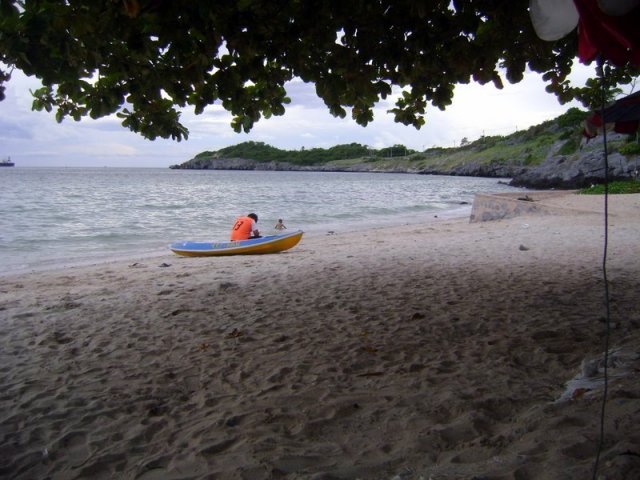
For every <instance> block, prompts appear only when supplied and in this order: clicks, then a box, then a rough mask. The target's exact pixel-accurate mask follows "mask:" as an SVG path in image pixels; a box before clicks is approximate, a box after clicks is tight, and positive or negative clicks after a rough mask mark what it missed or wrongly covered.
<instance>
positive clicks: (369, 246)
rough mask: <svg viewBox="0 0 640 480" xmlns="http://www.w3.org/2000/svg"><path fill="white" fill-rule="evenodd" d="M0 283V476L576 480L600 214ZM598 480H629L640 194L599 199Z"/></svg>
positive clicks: (634, 474) (424, 223) (152, 261)
mask: <svg viewBox="0 0 640 480" xmlns="http://www.w3.org/2000/svg"><path fill="white" fill-rule="evenodd" d="M540 202H541V203H545V204H548V205H550V206H553V207H559V208H558V209H557V211H556V212H555V213H554V214H550V215H546V214H534V215H523V216H518V217H515V218H510V219H503V220H499V221H491V222H479V223H469V219H468V218H465V219H454V220H451V219H446V220H445V219H437V218H429V219H427V218H425V219H417V220H418V222H417V223H416V224H413V225H404V226H400V227H394V228H383V229H374V230H369V231H365V232H355V233H349V232H340V231H337V232H335V233H332V234H329V233H327V234H321V235H316V236H311V235H305V237H304V238H303V240H302V242H301V243H300V244H299V245H298V246H297V247H295V248H293V249H292V250H289V251H287V252H284V253H281V254H277V255H265V256H243V257H218V258H188V257H179V256H176V255H174V254H173V253H171V252H170V251H169V250H167V253H166V255H163V256H161V257H157V258H156V257H154V258H141V259H139V260H133V261H132V260H129V261H126V262H125V261H114V262H109V263H101V264H97V265H91V266H82V267H74V268H63V269H59V270H51V271H45V272H31V273H26V274H19V275H15V274H13V275H5V276H3V277H1V281H0V318H1V321H0V341H1V348H0V381H1V392H2V393H1V394H0V407H1V408H0V432H1V435H0V439H1V446H0V458H2V461H1V462H0V477H1V478H7V479H9V478H11V479H45V478H48V479H53V480H60V479H84V478H87V479H89V478H91V479H144V480H151V479H255V480H259V479H316V480H319V479H326V480H328V479H398V480H410V479H411V480H413V479H416V480H417V479H424V480H428V479H433V480H439V479H468V480H471V479H476V480H480V479H492V480H497V479H500V480H502V479H505V480H506V479H514V480H516V479H517V480H529V479H531V480H532V479H548V480H551V479H553V480H559V479H585V478H591V475H592V470H593V464H594V461H595V458H596V454H597V452H598V446H599V443H598V442H599V438H600V436H599V432H600V413H601V410H602V398H603V388H602V385H603V382H602V375H603V368H602V367H603V352H604V338H605V336H604V332H605V321H604V320H605V318H606V309H605V302H604V299H605V288H604V281H603V273H602V260H603V238H604V219H603V215H602V211H603V198H602V197H601V196H578V195H574V194H570V193H567V194H564V195H561V196H555V197H553V198H548V199H544V200H540ZM609 208H610V214H611V215H610V219H609V225H610V228H609V238H608V241H609V246H608V260H607V274H608V280H609V294H610V299H611V302H610V312H611V315H610V318H611V335H610V349H609V353H610V355H609V358H608V361H609V365H608V367H609V369H608V375H609V382H608V401H607V403H606V409H605V417H604V432H605V435H604V439H603V440H604V441H603V444H602V449H601V453H600V462H599V469H598V477H597V478H598V479H601V480H605V479H606V480H609V479H611V480H613V479H637V478H640V428H639V427H638V425H640V381H639V380H640V308H639V307H640V305H639V303H640V302H639V300H638V299H639V298H640V244H639V241H640V195H625V196H612V197H610V200H609Z"/></svg>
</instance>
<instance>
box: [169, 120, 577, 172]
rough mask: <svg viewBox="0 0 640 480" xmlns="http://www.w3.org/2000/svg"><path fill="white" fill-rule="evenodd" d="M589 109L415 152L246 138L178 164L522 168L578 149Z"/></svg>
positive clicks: (354, 144)
mask: <svg viewBox="0 0 640 480" xmlns="http://www.w3.org/2000/svg"><path fill="white" fill-rule="evenodd" d="M587 115H588V112H585V111H582V110H580V109H577V108H571V109H569V110H568V111H567V112H566V113H565V114H563V115H561V116H560V117H558V118H556V119H555V120H550V121H547V122H544V123H541V124H540V125H536V126H533V127H530V128H528V129H526V130H522V131H518V132H515V133H513V134H511V135H506V136H501V135H496V136H483V137H481V138H479V139H477V140H475V141H472V142H470V141H468V140H466V139H462V141H461V144H460V146H458V147H453V148H442V147H434V148H429V149H427V150H424V151H422V152H417V151H415V150H412V149H410V148H408V147H406V146H404V145H394V146H392V147H386V148H382V149H374V148H371V147H368V146H366V145H361V144H358V143H350V144H345V145H336V146H334V147H331V148H327V149H324V148H309V149H305V148H302V149H300V150H282V149H279V148H276V147H273V146H270V145H267V144H265V143H262V142H244V143H240V144H237V145H233V146H230V147H226V148H222V149H220V150H217V151H205V152H202V153H199V154H198V155H196V156H195V157H194V158H193V159H191V160H189V161H187V162H185V163H184V164H182V165H180V166H179V167H180V168H211V167H212V164H213V163H215V161H216V160H217V159H234V158H241V159H247V160H253V161H256V162H286V163H289V164H291V165H295V166H306V167H313V166H327V165H328V166H333V167H335V168H338V169H339V168H347V167H349V166H353V165H358V164H367V165H368V166H369V167H370V168H371V169H377V170H403V169H404V170H407V171H440V172H448V171H452V170H454V169H456V168H459V167H462V166H464V165H468V164H474V165H480V166H483V165H484V166H494V167H515V166H517V167H521V166H533V165H538V164H540V163H541V162H542V161H543V160H544V159H545V157H546V156H547V154H548V152H549V149H550V148H551V147H552V146H553V145H554V144H558V143H559V142H560V143H561V146H560V150H561V151H562V154H565V155H568V154H571V153H573V152H575V151H577V150H578V147H579V143H580V140H581V131H582V126H581V125H582V121H583V120H584V119H585V118H586V116H587Z"/></svg>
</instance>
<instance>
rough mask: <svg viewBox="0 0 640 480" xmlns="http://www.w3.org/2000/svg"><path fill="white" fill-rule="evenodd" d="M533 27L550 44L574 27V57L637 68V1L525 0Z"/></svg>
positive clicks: (639, 34)
mask: <svg viewBox="0 0 640 480" xmlns="http://www.w3.org/2000/svg"><path fill="white" fill-rule="evenodd" d="M529 12H530V15H531V21H532V23H533V27H534V29H535V31H536V33H537V34H538V36H539V37H540V38H542V39H543V40H548V41H554V40H558V39H560V38H562V37H564V36H565V35H568V34H569V33H570V32H571V31H572V30H574V29H575V28H576V26H577V27H578V56H579V58H580V61H581V62H583V63H589V62H591V61H592V60H594V59H595V58H596V57H598V56H599V55H601V56H602V57H603V58H604V59H606V60H609V61H610V62H612V63H614V64H616V65H625V64H626V63H627V62H629V63H631V64H632V65H640V0H529Z"/></svg>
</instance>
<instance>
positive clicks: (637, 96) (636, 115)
mask: <svg viewBox="0 0 640 480" xmlns="http://www.w3.org/2000/svg"><path fill="white" fill-rule="evenodd" d="M602 113H604V121H603V118H602ZM603 124H613V129H614V131H616V132H618V133H627V134H631V133H634V132H635V131H636V130H638V125H639V124H640V92H636V93H632V94H631V95H628V96H626V97H624V98H621V99H620V100H618V101H616V102H614V103H612V104H611V105H609V106H608V107H607V108H605V109H604V112H595V113H593V114H592V115H591V116H590V117H589V118H587V119H586V121H585V129H584V135H585V136H586V137H589V138H593V137H595V136H596V135H597V134H598V128H601V127H602V126H603Z"/></svg>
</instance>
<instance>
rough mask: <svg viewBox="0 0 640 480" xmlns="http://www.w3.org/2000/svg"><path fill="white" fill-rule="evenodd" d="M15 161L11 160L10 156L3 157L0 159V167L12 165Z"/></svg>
mask: <svg viewBox="0 0 640 480" xmlns="http://www.w3.org/2000/svg"><path fill="white" fill-rule="evenodd" d="M13 166H15V163H13V162H12V161H11V157H7V158H3V159H2V160H0V167H13Z"/></svg>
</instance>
